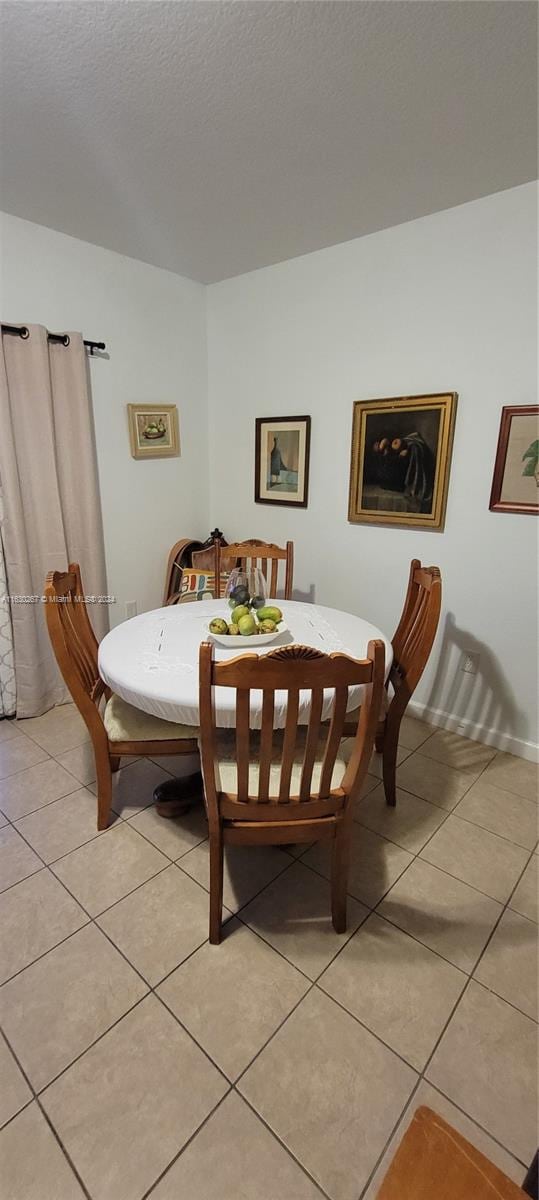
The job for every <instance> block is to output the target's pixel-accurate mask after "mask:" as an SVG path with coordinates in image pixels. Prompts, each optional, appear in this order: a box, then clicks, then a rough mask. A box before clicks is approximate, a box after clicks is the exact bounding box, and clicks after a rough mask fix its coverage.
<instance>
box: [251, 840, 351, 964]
mask: <svg viewBox="0 0 539 1200" xmlns="http://www.w3.org/2000/svg"><path fill="white" fill-rule="evenodd" d="M366 916H367V909H366V908H364V906H363V905H362V904H358V902H357V900H353V899H352V897H349V899H348V929H347V931H346V933H335V930H334V928H333V925H332V923H331V899H330V888H329V883H328V882H327V880H326V879H323V878H322V877H321V876H320V875H317V874H315V872H314V871H311V870H309V868H308V867H304V866H303V864H302V863H301V862H298V863H295V864H294V866H293V867H291V868H290V870H289V871H287V872H286V874H284V875H281V876H279V878H278V879H275V880H274V882H273V883H271V884H270V885H269V887H267V888H265V889H264V891H263V892H262V893H261V894H260V896H257V897H256V898H255V899H254V900H253V901H252V902H251V904H248V905H247V908H245V909H244V911H243V912H242V917H243V920H244V921H246V922H247V924H248V925H250V926H251V928H252V929H254V930H255V931H256V932H257V933H259V934H260V936H261V937H263V938H265V940H266V941H267V942H270V943H271V945H272V946H274V947H275V949H276V950H279V951H280V952H281V954H284V956H285V958H287V959H288V960H289V961H290V962H291V963H293V965H294V966H296V967H299V970H300V971H303V972H304V974H305V975H308V977H309V979H316V978H317V977H318V975H319V974H320V972H321V971H323V970H324V968H325V967H327V965H328V963H330V962H331V960H332V958H334V957H335V955H336V954H338V952H339V950H340V949H341V947H342V946H344V944H345V943H346V941H347V940H348V938H349V937H351V936H352V934H353V932H354V930H355V929H357V927H358V925H359V924H360V922H361V921H363V920H365V917H366Z"/></svg>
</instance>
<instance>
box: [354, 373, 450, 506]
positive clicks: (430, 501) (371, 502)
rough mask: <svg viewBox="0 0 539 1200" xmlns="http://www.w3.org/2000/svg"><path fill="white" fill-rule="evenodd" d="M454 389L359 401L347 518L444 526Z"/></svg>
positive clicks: (355, 415) (357, 403)
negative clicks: (428, 393)
mask: <svg viewBox="0 0 539 1200" xmlns="http://www.w3.org/2000/svg"><path fill="white" fill-rule="evenodd" d="M456 410H457V393H456V392H436V393H434V394H432V395H428V396H398V397H393V398H392V399H389V400H358V401H356V403H355V404H354V415H353V423H352V457H351V463H350V499H349V505H348V520H349V521H358V522H359V521H362V522H368V523H369V524H372V523H374V524H379V525H407V526H419V527H421V528H424V529H443V524H444V519H445V506H446V501H447V488H448V484H449V467H450V463H451V449H452V445H453V431H454V427H455V414H456Z"/></svg>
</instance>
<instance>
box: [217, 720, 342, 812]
mask: <svg viewBox="0 0 539 1200" xmlns="http://www.w3.org/2000/svg"><path fill="white" fill-rule="evenodd" d="M305 737H306V729H305V730H301V729H300V730H298V737H297V742H296V753H295V761H294V764H293V766H292V775H291V780H290V795H291V796H297V795H298V794H299V789H300V782H301V771H302V765H303V757H304V754H305ZM282 739H283V731H282V730H280V729H276V730H274V734H273V746H272V765H271V767H270V784H269V796H270V797H275V796H278V794H279V785H280V779H281V765H280V764H281V755H282V744H283V742H282ZM324 744H325V742H324V741H322V742H321V743H320V747H319V750H318V751H317V755H316V759H315V763H314V767H313V773H312V781H311V788H310V791H311V794H312V795H316V793H317V791H318V788H319V786H320V776H321V773H322V761H323V751H324ZM352 746H353V738H345V739H344V740H343V741H342V742H341V745H340V747H339V751H338V754H337V758H336V759H335V765H334V767H333V774H332V778H331V787H332V788H338V787H340V784H341V782H342V778H343V775H344V772H345V770H346V767H347V765H348V760H349V757H350V751H351V747H352ZM259 753H260V733H259V732H258V731H257V730H254V729H252V730H251V736H250V749H249V757H250V762H249V795H250V796H258V775H259V763H258V759H259ZM216 785H217V790H218V791H221V792H229V793H231V794H233V795H235V794H236V793H237V790H238V773H237V765H236V733H235V730H234V729H222V730H218V734H217V752H216Z"/></svg>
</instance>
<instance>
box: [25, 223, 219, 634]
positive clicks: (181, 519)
mask: <svg viewBox="0 0 539 1200" xmlns="http://www.w3.org/2000/svg"><path fill="white" fill-rule="evenodd" d="M1 283H2V320H3V321H7V322H12V323H14V324H22V323H25V322H29V323H36V324H41V325H45V326H47V328H48V329H52V330H65V329H77V330H81V331H82V333H83V335H84V337H87V338H95V339H96V340H98V341H104V342H106V344H107V352H108V355H109V359H108V360H106V359H98V358H95V359H93V360H91V361H90V372H91V381H92V395H93V403H94V414H95V429H96V442H97V454H98V466H99V478H100V487H101V498H102V507H103V523H104V531H105V553H106V559H107V574H108V587H109V591H110V592H112V593H114V594H115V595H116V597H117V604H116V605H115V606H114V607H113V608H112V609H111V614H110V615H111V623H112V624H116V623H117V622H118V621H121V620H123V619H124V617H125V602H126V601H128V600H136V601H137V605H138V610H139V612H141V611H143V610H144V609H147V608H154V607H155V606H156V605H157V604H159V603H160V601H161V594H162V589H163V580H164V572H165V561H166V555H167V552H168V550H169V549H170V546H171V545H172V544H173V542H175V541H177V539H178V538H179V537H183V536H192V537H199V536H202V537H206V536H207V532H208V529H209V525H208V428H207V380H206V366H207V356H206V303H205V288H204V287H203V286H202V285H201V284H197V283H193V282H192V281H191V280H188V279H184V278H182V277H181V276H180V275H175V274H173V273H172V272H169V271H163V270H160V269H158V268H156V267H151V266H147V265H146V264H145V263H141V262H137V261H135V260H134V259H130V258H125V257H123V256H122V255H120V254H114V253H112V252H111V251H109V250H103V249H101V248H99V247H97V246H92V245H90V244H88V243H87V242H80V241H78V240H76V239H75V238H70V237H66V236H64V235H63V234H60V233H56V232H54V231H52V230H50V229H45V228H43V227H42V226H40V225H34V224H31V223H30V222H28V221H22V220H19V219H18V218H16V217H11V216H5V215H4V216H3V217H2V245H1ZM139 401H144V402H146V403H158V404H161V403H163V404H177V405H178V410H179V417H180V438H181V457H180V458H168V459H156V460H154V461H150V462H140V461H136V460H135V459H133V458H132V457H131V453H130V449H129V437H128V429H127V412H126V405H127V404H128V403H131V402H139Z"/></svg>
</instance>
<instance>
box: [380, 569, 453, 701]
mask: <svg viewBox="0 0 539 1200" xmlns="http://www.w3.org/2000/svg"><path fill="white" fill-rule="evenodd" d="M441 604H442V577H441V574H440V571H439V569H438V567H422V566H421V563H420V561H419V559H418V558H414V559H412V562H411V564H410V576H409V580H408V590H407V593H406V600H405V602H404V608H403V610H402V615H401V619H400V621H399V624H398V627H397V629H396V631H395V634H394V636H393V640H392V645H393V664H392V667H391V671H390V673H389V682H391V683H392V684H393V687H394V688H395V694H396V695H397V694H398V693H399V692H402V693H403V698H404V697H405V698H406V700H408V699H409V697H410V696H411V695H412V692H413V691H414V689H415V688H416V687H417V684H418V682H419V680H420V679H421V676H422V674H423V671H424V669H425V666H426V663H427V661H428V657H429V654H430V652H431V650H432V644H433V642H434V638H435V637H436V630H437V628H438V621H439V619H440V609H441Z"/></svg>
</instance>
